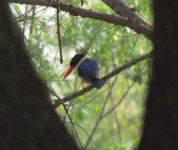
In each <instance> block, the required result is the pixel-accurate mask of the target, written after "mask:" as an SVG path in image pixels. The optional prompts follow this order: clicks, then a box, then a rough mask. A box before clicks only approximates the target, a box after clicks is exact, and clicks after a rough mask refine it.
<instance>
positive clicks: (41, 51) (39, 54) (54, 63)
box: [11, 0, 152, 150]
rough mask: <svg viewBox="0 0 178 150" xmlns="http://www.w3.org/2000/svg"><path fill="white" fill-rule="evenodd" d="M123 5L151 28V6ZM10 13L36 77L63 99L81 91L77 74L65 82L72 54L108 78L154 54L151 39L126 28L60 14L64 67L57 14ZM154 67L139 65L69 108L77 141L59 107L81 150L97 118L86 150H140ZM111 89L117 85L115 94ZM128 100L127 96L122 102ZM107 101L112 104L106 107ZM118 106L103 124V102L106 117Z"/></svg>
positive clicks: (91, 1)
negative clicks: (94, 65)
mask: <svg viewBox="0 0 178 150" xmlns="http://www.w3.org/2000/svg"><path fill="white" fill-rule="evenodd" d="M124 2H126V3H127V4H128V5H129V6H130V7H133V8H135V9H136V10H137V11H138V13H139V14H141V15H142V16H144V18H146V20H147V21H148V22H152V14H151V8H150V1H146V0H135V1H131V0H125V1H124ZM66 3H68V2H67V1H66ZM71 3H72V4H73V5H75V6H80V1H78V0H72V1H71ZM82 7H83V8H86V9H93V10H95V11H98V12H104V13H110V14H113V13H114V11H113V10H111V9H110V8H109V7H107V6H106V5H105V4H104V3H102V2H101V1H99V0H88V1H85V4H84V6H82ZM11 8H12V10H13V13H14V15H15V16H16V21H17V22H18V23H19V25H20V26H21V28H22V30H23V31H24V35H25V41H26V44H27V49H28V52H29V54H30V56H31V58H32V60H33V62H34V64H35V67H36V70H37V72H38V73H39V75H40V76H41V77H42V78H43V79H44V81H45V82H46V83H47V85H48V86H49V88H50V89H53V90H54V91H55V93H56V94H57V95H58V96H59V97H64V96H67V95H69V94H71V93H73V92H74V91H77V90H79V89H81V84H80V80H79V79H78V77H77V76H76V73H73V75H71V76H70V77H69V79H68V80H66V81H63V80H62V78H63V75H64V73H65V71H66V70H67V67H68V66H69V61H70V58H71V57H72V56H73V55H74V53H76V52H82V53H87V54H88V55H89V56H90V57H93V58H95V59H97V60H98V62H99V64H100V66H101V76H104V75H105V74H107V73H109V72H111V71H112V70H113V69H115V68H117V67H119V66H121V65H123V64H124V63H125V62H127V61H129V60H132V59H134V58H136V57H138V56H140V55H142V54H144V53H146V52H148V51H150V50H151V49H152V45H151V42H150V41H149V40H148V39H146V38H145V37H144V36H143V35H140V34H138V33H135V32H134V31H132V30H131V29H129V28H127V27H126V28H123V27H121V26H114V25H112V24H108V23H105V22H102V21H99V20H91V19H86V18H81V17H79V16H77V17H74V16H70V15H69V14H67V13H66V12H60V24H61V26H60V28H61V34H62V37H61V40H62V41H61V42H62V50H63V56H64V64H60V62H59V50H58V39H57V33H56V32H57V25H56V10H55V9H52V8H46V7H41V6H24V5H23V6H21V5H17V4H12V5H11ZM150 66H151V61H144V62H142V63H139V64H137V65H135V66H134V67H131V68H129V69H128V70H125V71H124V72H123V73H121V74H119V75H118V78H117V79H111V80H110V81H108V82H107V84H106V86H105V87H103V88H102V89H101V90H92V91H90V92H89V93H87V94H85V95H82V96H80V97H77V98H76V99H74V100H73V101H71V102H69V103H68V106H67V109H68V112H69V114H70V116H71V119H72V121H73V122H74V127H75V129H76V132H77V134H78V137H77V134H76V132H75V130H74V128H73V125H72V124H71V120H70V118H68V116H67V114H66V112H65V110H64V109H63V107H62V106H60V107H59V108H58V109H57V111H58V112H59V114H60V116H61V117H62V119H63V120H64V121H65V122H66V126H67V127H68V129H69V131H70V132H71V134H72V135H73V136H75V137H76V141H78V143H79V145H80V143H81V145H82V146H81V145H80V146H81V147H83V146H85V144H86V141H87V140H88V139H89V137H91V132H92V130H93V128H94V126H96V123H97V120H98V118H100V119H99V123H98V125H97V126H96V127H97V128H96V131H95V132H94V134H93V137H92V139H91V141H90V143H89V145H88V147H87V149H89V150H96V149H101V150H131V149H133V148H134V147H135V146H136V144H137V143H138V141H139V137H140V134H141V133H140V132H141V126H142V116H143V112H144V110H143V103H144V101H143V100H144V97H145V95H146V92H145V91H146V88H147V82H148V79H149V77H150V74H151V73H150ZM112 84H114V85H113V88H112ZM130 86H132V87H130ZM128 89H129V91H128ZM127 91H128V92H127ZM108 93H109V94H108ZM124 94H126V95H125V96H124V97H123V95H124ZM107 97H108V99H109V100H108V101H107V102H106V99H107ZM54 98H55V96H54ZM119 101H120V103H119V104H118V107H116V108H115V109H113V111H111V112H110V113H109V114H108V115H106V116H104V117H103V118H102V117H101V116H100V115H101V114H100V113H101V111H102V108H103V105H104V104H105V102H106V106H105V108H104V110H103V112H102V115H103V114H105V113H106V112H107V111H108V110H110V109H111V108H112V107H113V106H114V105H115V104H117V103H118V102H119Z"/></svg>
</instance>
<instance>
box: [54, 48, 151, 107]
mask: <svg viewBox="0 0 178 150" xmlns="http://www.w3.org/2000/svg"><path fill="white" fill-rule="evenodd" d="M152 56H153V51H151V52H149V53H147V54H144V55H142V56H140V57H137V58H135V59H133V60H131V61H129V62H127V63H125V64H124V65H122V66H120V67H119V68H116V69H115V70H113V71H112V72H111V73H109V74H107V75H106V76H104V77H103V78H102V80H104V81H107V80H109V79H111V78H112V77H114V76H116V75H118V74H119V73H120V72H122V71H124V70H125V69H127V68H129V67H131V66H133V65H135V64H137V63H139V62H141V61H143V60H145V59H148V58H152ZM93 88H94V87H93V86H92V85H90V86H88V87H86V88H85V89H82V90H80V91H77V92H75V93H73V94H71V95H69V96H66V97H64V98H62V101H63V102H64V103H65V102H68V101H70V100H72V99H74V98H76V97H78V96H81V95H83V94H85V93H87V92H89V91H90V90H92V89H93ZM59 105H61V99H60V100H58V99H57V100H56V101H55V104H54V105H53V106H54V108H57V107H58V106H59Z"/></svg>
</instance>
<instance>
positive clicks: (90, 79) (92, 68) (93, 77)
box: [64, 54, 105, 89]
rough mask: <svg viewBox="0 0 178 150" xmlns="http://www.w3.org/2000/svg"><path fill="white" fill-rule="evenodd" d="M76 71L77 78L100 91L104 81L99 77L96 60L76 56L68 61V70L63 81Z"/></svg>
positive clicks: (85, 56) (79, 55) (81, 55)
mask: <svg viewBox="0 0 178 150" xmlns="http://www.w3.org/2000/svg"><path fill="white" fill-rule="evenodd" d="M74 68H75V69H76V70H77V72H78V76H79V77H80V78H81V79H82V80H83V82H86V83H91V84H92V85H93V86H94V87H95V88H97V89H100V88H101V87H102V86H103V85H104V84H105V81H103V80H101V79H100V77H99V70H100V69H99V66H98V63H97V61H96V60H94V59H90V58H88V56H87V55H86V54H76V55H75V56H74V57H73V58H72V59H71V61H70V68H69V69H68V70H67V72H66V74H65V76H64V79H66V78H67V76H68V75H69V74H70V73H71V72H72V70H73V69H74Z"/></svg>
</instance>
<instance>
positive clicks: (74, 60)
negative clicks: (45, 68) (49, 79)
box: [63, 54, 86, 79]
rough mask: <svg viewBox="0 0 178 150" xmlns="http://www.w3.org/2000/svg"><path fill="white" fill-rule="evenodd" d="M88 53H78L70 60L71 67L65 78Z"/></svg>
mask: <svg viewBox="0 0 178 150" xmlns="http://www.w3.org/2000/svg"><path fill="white" fill-rule="evenodd" d="M85 56H86V54H76V55H75V56H74V57H73V58H72V59H71V61H70V68H69V69H68V70H67V72H66V74H65V76H64V78H63V79H66V78H67V76H69V74H71V72H72V71H73V69H74V68H75V67H76V66H77V64H78V63H79V62H80V60H81V59H82V58H83V57H85Z"/></svg>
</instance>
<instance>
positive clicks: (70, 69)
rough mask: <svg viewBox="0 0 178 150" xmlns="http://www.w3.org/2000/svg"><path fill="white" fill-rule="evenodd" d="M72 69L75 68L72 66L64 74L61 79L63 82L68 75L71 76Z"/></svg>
mask: <svg viewBox="0 0 178 150" xmlns="http://www.w3.org/2000/svg"><path fill="white" fill-rule="evenodd" d="M74 68H75V67H74V66H71V67H70V68H69V69H68V70H67V72H66V74H65V76H64V78H63V80H65V79H66V78H67V76H68V75H69V74H71V72H72V70H73V69H74Z"/></svg>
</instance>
